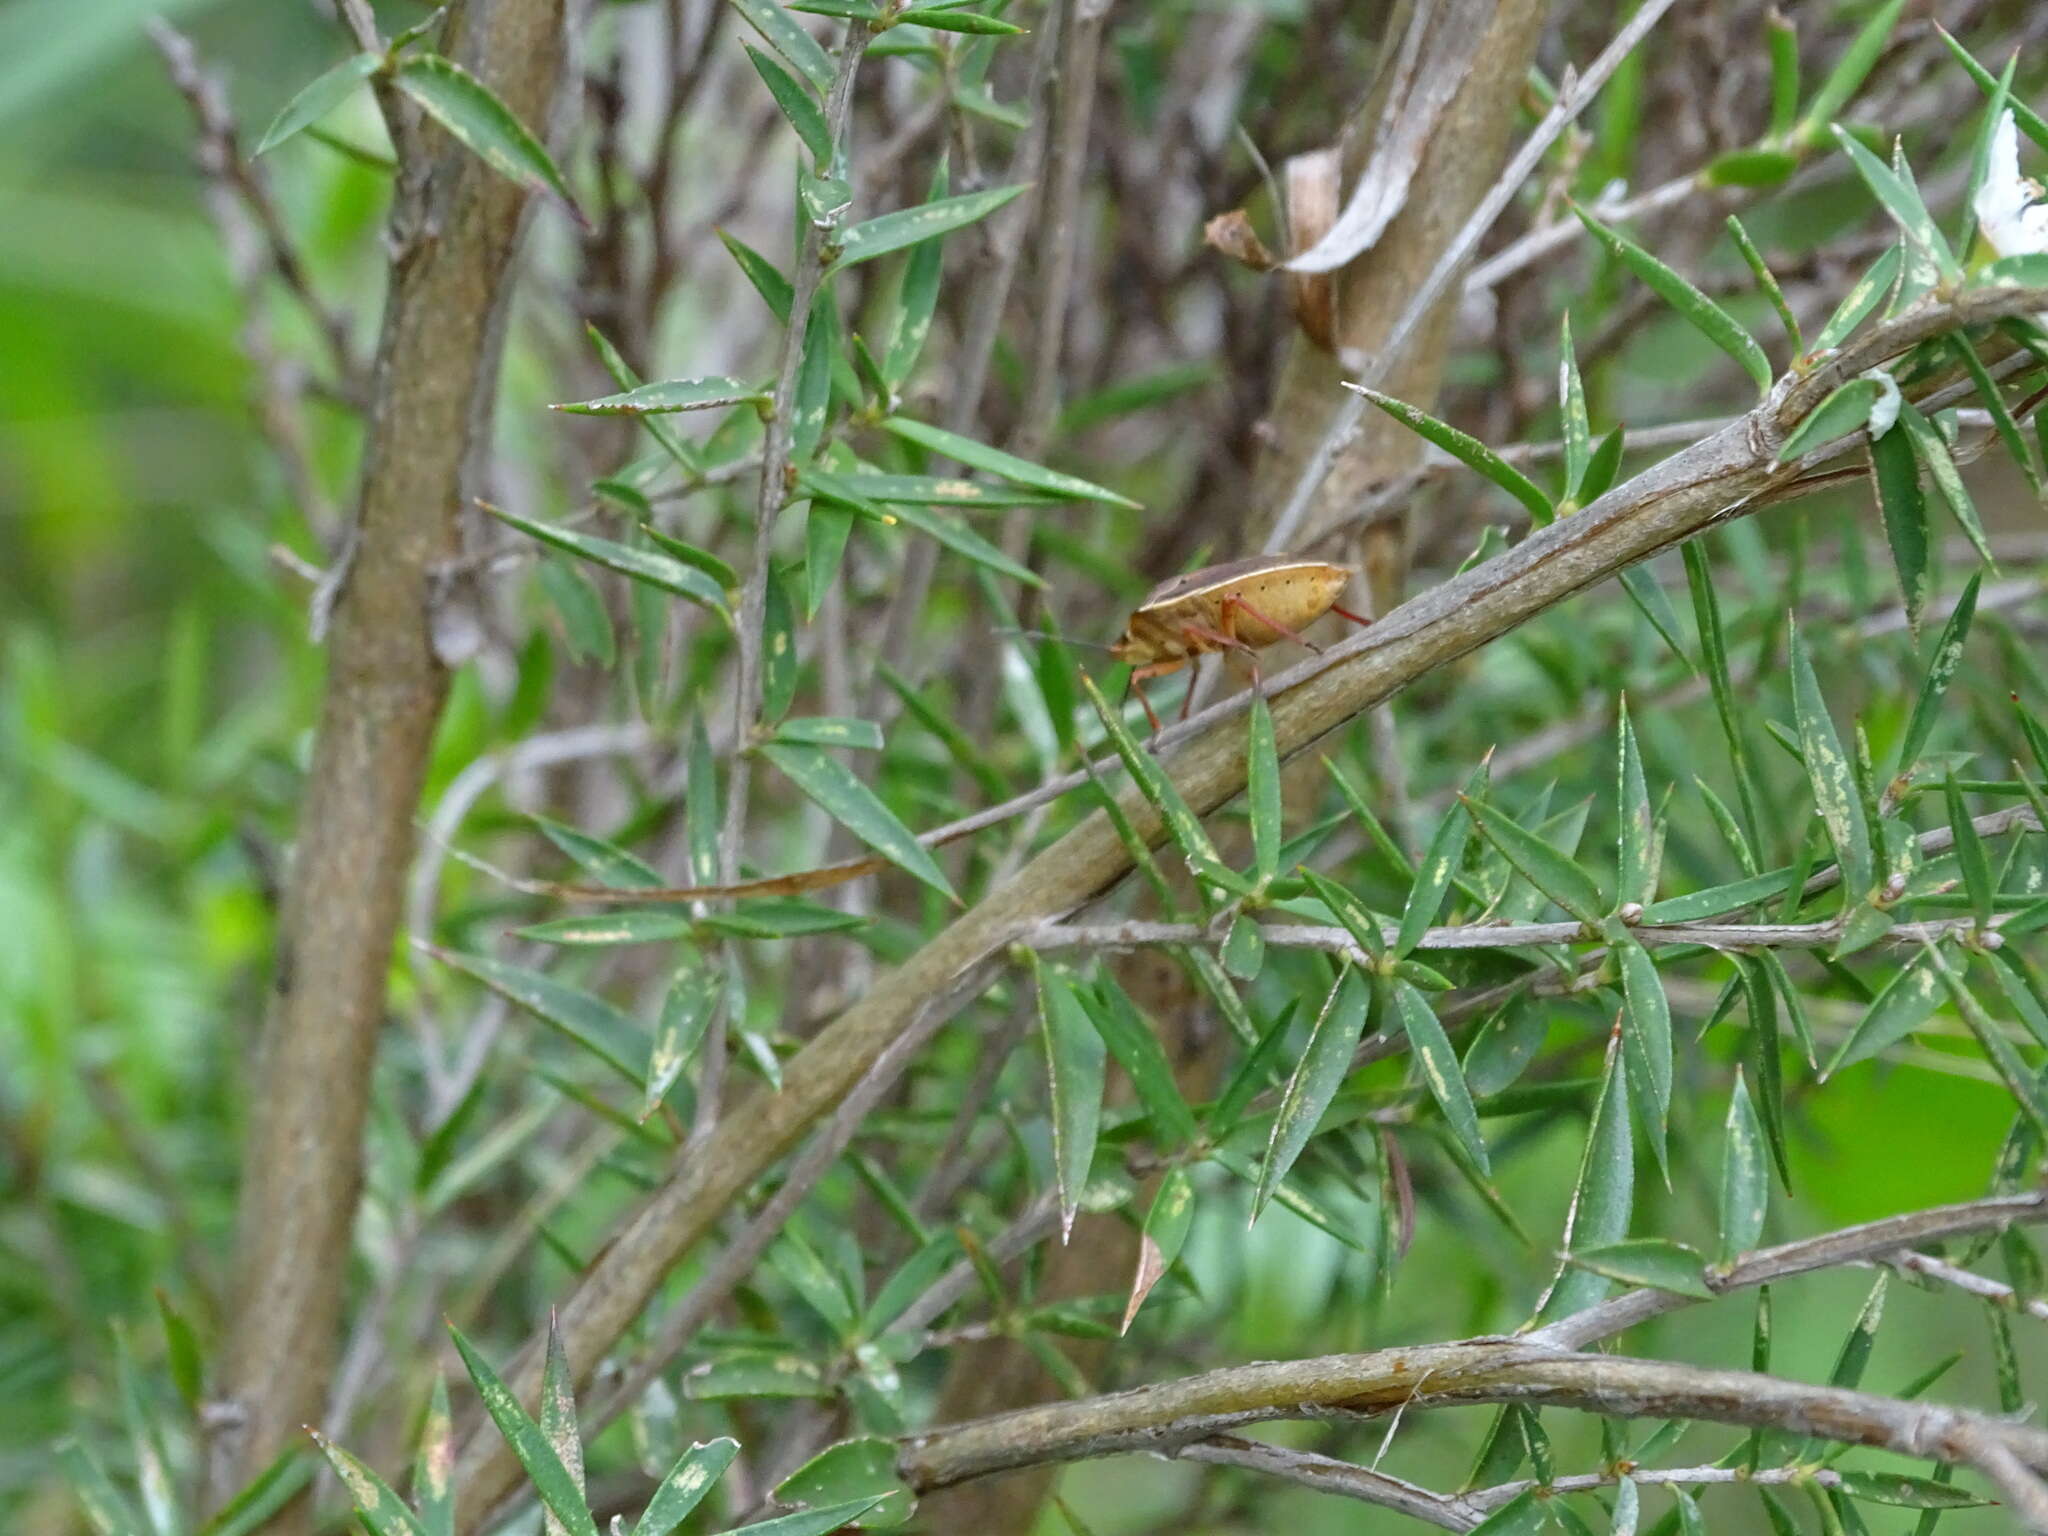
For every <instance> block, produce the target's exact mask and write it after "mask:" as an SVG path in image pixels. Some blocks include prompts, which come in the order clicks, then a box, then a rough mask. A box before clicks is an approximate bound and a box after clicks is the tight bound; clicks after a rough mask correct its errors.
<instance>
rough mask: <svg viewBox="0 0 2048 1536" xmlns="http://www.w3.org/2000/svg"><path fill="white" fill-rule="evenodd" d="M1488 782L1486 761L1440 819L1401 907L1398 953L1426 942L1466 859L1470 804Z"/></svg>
mask: <svg viewBox="0 0 2048 1536" xmlns="http://www.w3.org/2000/svg"><path fill="white" fill-rule="evenodd" d="M1485 785H1486V765H1485V764H1484V763H1482V764H1480V766H1479V767H1478V768H1477V769H1475V770H1474V771H1473V774H1472V777H1471V778H1470V779H1468V780H1467V781H1466V783H1465V789H1464V793H1463V794H1461V795H1459V797H1458V803H1457V804H1455V805H1453V806H1451V807H1450V808H1449V809H1448V810H1446V811H1445V812H1444V818H1443V820H1442V821H1440V822H1438V823H1437V828H1436V831H1435V833H1434V834H1432V836H1431V837H1430V840H1429V847H1428V848H1427V849H1426V850H1424V852H1423V855H1422V864H1421V866H1420V867H1419V868H1418V869H1417V870H1416V872H1415V883H1414V884H1413V885H1411V886H1410V887H1409V888H1408V900H1407V903H1406V904H1405V905H1404V906H1403V907H1402V908H1401V927H1400V929H1399V931H1398V932H1396V934H1395V935H1394V954H1395V955H1396V956H1397V957H1406V956H1407V954H1408V953H1409V952H1410V951H1411V950H1413V949H1414V948H1415V946H1416V945H1417V944H1420V943H1421V942H1422V936H1423V935H1424V934H1425V933H1427V932H1428V931H1429V928H1430V925H1431V924H1432V923H1434V922H1435V921H1436V919H1437V914H1438V913H1439V912H1441V911H1442V910H1443V904H1444V892H1445V891H1447V890H1449V889H1450V886H1451V882H1452V881H1453V880H1455V879H1456V878H1457V875H1458V869H1459V866H1460V865H1462V864H1463V863H1464V862H1465V844H1466V843H1467V842H1468V841H1469V840H1470V838H1471V835H1472V815H1471V812H1470V810H1469V809H1468V807H1469V806H1470V805H1472V804H1473V803H1474V801H1475V800H1476V797H1477V796H1478V795H1479V794H1480V793H1481V792H1482V791H1483V790H1484V788H1485Z"/></svg>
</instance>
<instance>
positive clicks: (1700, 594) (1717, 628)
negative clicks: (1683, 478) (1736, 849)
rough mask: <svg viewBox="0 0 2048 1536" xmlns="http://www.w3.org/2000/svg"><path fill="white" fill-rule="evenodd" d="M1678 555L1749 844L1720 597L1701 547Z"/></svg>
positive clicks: (1747, 789)
mask: <svg viewBox="0 0 2048 1536" xmlns="http://www.w3.org/2000/svg"><path fill="white" fill-rule="evenodd" d="M1681 554H1682V555H1683V556H1684V559H1685V580H1686V586H1687V588H1688V589H1689V590H1690V591H1691V593H1692V605H1693V618H1694V623H1695V624H1696V625H1697V627H1698V629H1699V636H1700V654H1701V656H1702V658H1703V659H1704V660H1705V662H1706V664H1707V683H1708V686H1709V688H1710V689H1711V690H1712V692H1713V696H1714V713H1715V715H1716V717H1717V718H1718V719H1719V720H1720V723H1721V735H1722V738H1723V739H1724V740H1725V741H1726V742H1727V743H1728V760H1729V763H1730V765H1731V766H1732V767H1733V769H1734V771H1735V787H1736V794H1737V798H1738V799H1739V800H1740V802H1741V805H1742V815H1743V825H1744V827H1745V829H1746V831H1747V833H1748V840H1749V843H1750V845H1751V846H1752V847H1754V846H1755V845H1756V841H1757V833H1758V829H1759V825H1760V823H1759V818H1758V815H1757V801H1758V798H1759V797H1758V794H1757V791H1756V788H1755V784H1754V779H1755V774H1754V772H1753V770H1752V769H1751V767H1750V761H1749V748H1748V746H1747V745H1746V743H1745V741H1744V738H1743V734H1742V721H1743V718H1744V714H1743V710H1742V706H1741V705H1740V704H1739V703H1738V702H1737V700H1736V696H1735V682H1734V679H1733V677H1732V676H1731V674H1730V673H1729V670H1728V642H1727V636H1726V633H1725V631H1724V630H1723V629H1722V627H1721V599H1720V597H1719V595H1718V594H1717V593H1716V592H1715V590H1714V573H1713V568H1712V566H1711V565H1710V564H1709V563H1708V560H1707V552H1706V549H1705V547H1704V546H1703V545H1702V544H1700V543H1699V542H1698V541H1697V540H1693V541H1688V542H1687V543H1686V545H1685V546H1684V548H1683V549H1682V550H1681Z"/></svg>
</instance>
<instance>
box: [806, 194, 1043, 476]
mask: <svg viewBox="0 0 2048 1536" xmlns="http://www.w3.org/2000/svg"><path fill="white" fill-rule="evenodd" d="M1027 190H1028V187H1027V186H1025V185H1021V184H1020V185H1018V186H1014V187H989V188H987V189H986V190H984V191H981V192H963V193H961V194H960V195H959V196H958V197H942V198H940V199H939V200H938V201H937V202H933V203H921V204H919V205H918V206H917V207H915V208H899V209H897V210H896V211H895V212H894V213H884V214H878V215H877V216H876V217H874V218H872V219H863V220H862V221H861V222H860V223H858V224H856V225H854V226H853V227H852V228H850V229H848V230H845V231H844V232H843V233H841V234H840V236H839V238H838V244H839V255H838V258H837V259H836V260H835V261H834V262H833V263H832V265H831V266H830V267H828V268H826V270H825V274H824V275H825V276H826V277H830V276H831V275H832V274H833V273H835V272H843V271H845V270H846V269H847V268H848V267H851V266H857V265H858V264H859V263H861V262H863V261H873V260H874V259H875V258H876V257H877V256H886V255H888V254H889V253H890V252H891V251H900V250H904V249H906V248H907V247H910V246H913V245H918V244H921V243H923V242H924V241H926V240H935V239H937V238H938V237H939V236H941V235H950V234H951V233H952V232H953V231H954V230H956V229H965V228H966V227H967V226H968V225H970V224H974V223H978V222H979V221H980V220H982V219H985V218H987V217H988V216H989V215H990V214H992V213H994V212H995V211H996V210H997V209H998V208H1000V207H1002V206H1003V205H1004V204H1005V203H1007V202H1009V201H1011V200H1012V199H1013V198H1016V197H1018V196H1019V195H1021V194H1022V193H1024V192H1025V191H1027ZM963 462H964V461H963Z"/></svg>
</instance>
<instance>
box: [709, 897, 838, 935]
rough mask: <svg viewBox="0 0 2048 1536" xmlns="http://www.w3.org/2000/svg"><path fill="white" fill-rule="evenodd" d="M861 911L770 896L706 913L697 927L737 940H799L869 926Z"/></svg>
mask: <svg viewBox="0 0 2048 1536" xmlns="http://www.w3.org/2000/svg"><path fill="white" fill-rule="evenodd" d="M867 922H868V919H867V918H865V917H863V916H862V915H861V914H860V913H858V912H841V911H840V910H838V909H837V908H836V907H827V906H823V905H821V904H820V903H818V902H815V901H798V900H794V899H791V898H787V897H775V896H768V897H762V898H759V899H757V900H754V901H742V902H738V903H736V904H735V905H734V906H732V907H731V908H730V909H728V910H727V911H724V912H706V913H704V914H703V915H702V916H701V917H699V918H698V919H697V926H698V927H699V928H702V929H704V930H706V931H707V932H710V933H722V934H726V935H729V936H730V937H732V938H735V939H798V938H804V937H806V936H808V935H810V934H816V933H846V932H850V931H851V930H853V929H855V928H860V927H863V926H865V925H866V923H867Z"/></svg>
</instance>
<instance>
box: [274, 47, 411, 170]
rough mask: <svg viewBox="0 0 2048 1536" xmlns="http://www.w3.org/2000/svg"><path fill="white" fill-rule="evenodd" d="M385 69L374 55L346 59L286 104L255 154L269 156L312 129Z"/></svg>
mask: <svg viewBox="0 0 2048 1536" xmlns="http://www.w3.org/2000/svg"><path fill="white" fill-rule="evenodd" d="M383 67H384V60H383V59H382V58H380V57H379V56H378V55H376V54H374V53H358V54H353V55H351V56H350V57H348V58H346V59H343V60H342V61H341V62H340V63H339V64H337V65H335V66H334V67H333V68H332V69H329V70H326V71H324V72H323V73H321V74H318V75H316V76H314V77H313V79H312V80H311V81H309V82H308V83H307V84H306V85H305V86H303V87H302V88H301V89H300V90H299V93H298V94H297V95H296V96H294V97H292V99H291V100H290V101H288V102H286V103H285V104H284V110H283V111H281V112H279V113H278V114H277V116H276V117H274V118H272V119H271V123H270V126H269V127H268V128H266V129H264V130H263V137H262V138H261V139H259V140H257V142H256V149H255V154H257V155H267V154H269V153H270V151H272V150H273V149H275V148H277V146H278V145H280V144H282V143H283V142H284V141H285V140H286V139H289V138H291V137H292V136H293V135H294V134H296V133H298V132H299V131H300V130H301V129H303V128H307V127H310V126H311V125H312V124H314V123H317V122H319V121H320V119H321V118H323V117H325V116H326V115H327V114H328V113H330V112H332V111H333V110H334V109H335V108H336V107H338V106H340V105H341V104H342V102H344V101H346V100H347V99H348V97H349V96H350V95H351V94H353V93H354V91H355V88H356V87H357V86H359V85H361V84H362V83H363V82H364V81H365V80H367V79H369V78H370V76H372V75H374V74H375V73H377V71H378V70H379V69H381V68H383Z"/></svg>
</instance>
